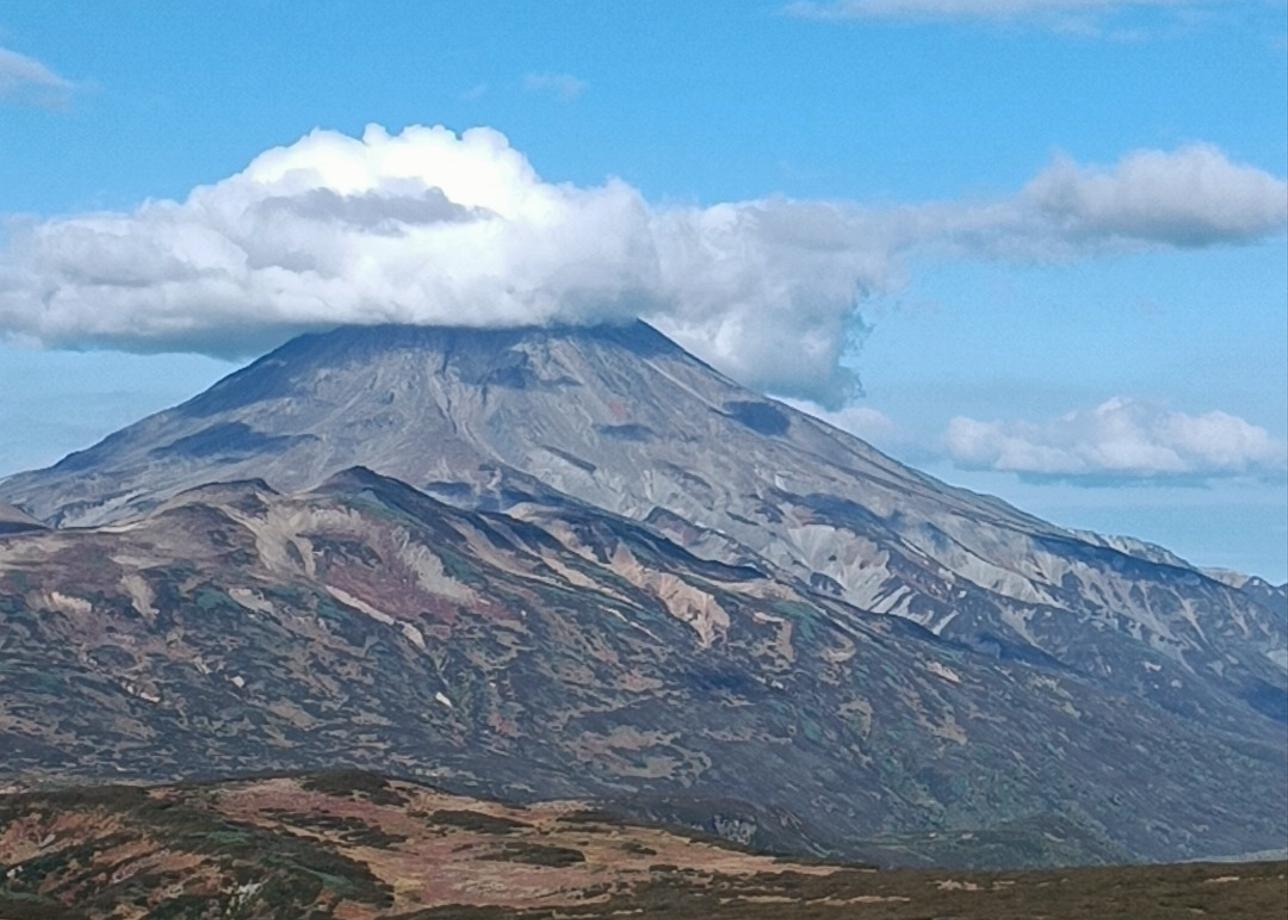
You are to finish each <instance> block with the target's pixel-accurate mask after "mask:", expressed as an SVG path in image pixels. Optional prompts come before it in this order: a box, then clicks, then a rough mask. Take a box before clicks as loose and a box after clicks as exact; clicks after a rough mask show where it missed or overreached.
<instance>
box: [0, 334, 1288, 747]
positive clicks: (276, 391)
mask: <svg viewBox="0 0 1288 920" xmlns="http://www.w3.org/2000/svg"><path fill="white" fill-rule="evenodd" d="M353 465H364V466H367V467H370V468H372V469H374V470H377V471H378V472H380V473H383V474H387V475H390V476H394V477H397V478H399V479H401V480H404V481H406V482H408V483H410V484H411V485H413V486H415V487H417V488H419V489H424V490H426V491H428V492H430V493H431V494H434V495H437V496H439V497H440V498H444V499H445V500H449V501H451V502H453V503H456V504H460V505H462V506H466V507H482V508H494V509H498V510H505V509H507V508H508V507H510V505H511V504H512V503H513V502H514V501H515V500H516V496H518V497H519V498H522V499H523V500H532V499H534V498H535V499H536V500H541V501H548V502H550V503H552V504H553V505H554V506H555V507H561V506H562V504H563V503H565V502H566V500H567V499H569V498H572V499H575V500H577V501H579V502H583V503H587V504H590V505H594V506H597V507H601V508H604V509H606V510H608V511H611V512H614V513H616V514H621V515H624V516H627V517H631V518H634V519H636V520H641V521H645V522H647V523H648V525H649V526H650V527H651V528H653V529H654V530H656V531H658V532H660V533H664V534H666V535H668V536H670V537H671V538H672V539H674V540H675V541H676V542H678V543H680V544H682V545H684V546H686V547H687V548H689V549H690V550H692V551H693V552H694V553H696V554H698V555H700V556H704V557H708V558H712V559H718V560H721V561H724V562H726V563H730V564H756V565H759V566H761V567H762V568H763V569H765V570H767V571H769V570H772V571H773V572H775V573H783V574H784V575H785V576H787V577H791V578H794V579H797V580H799V581H801V582H803V583H806V584H809V585H811V586H813V587H814V588H815V589H816V590H821V591H828V592H831V593H832V594H833V595H834V596H836V597H838V598H839V599H842V600H844V601H846V602H847V603H849V604H852V605H854V606H857V607H860V608H863V609H866V610H872V611H875V612H880V613H889V614H893V615H897V616H900V617H903V618H906V619H909V620H912V621H914V622H916V623H918V624H921V625H924V626H925V627H927V628H928V629H930V630H932V631H933V632H935V633H937V634H940V635H942V636H944V637H945V638H950V639H953V640H954V641H957V642H961V643H964V644H966V645H968V646H970V647H972V648H975V649H976V650H979V651H981V652H984V653H985V654H990V655H993V656H996V657H1000V658H1006V659H1016V660H1026V661H1043V662H1047V663H1058V664H1059V665H1062V666H1064V667H1067V668H1070V669H1072V670H1075V671H1077V672H1079V673H1082V674H1086V675H1088V676H1091V677H1094V678H1095V679H1096V680H1098V681H1100V682H1102V683H1103V684H1104V685H1106V686H1109V687H1112V688H1114V689H1116V690H1118V691H1122V692H1125V693H1130V694H1135V695H1138V696H1140V697H1142V698H1145V699H1148V700H1150V701H1152V702H1153V703H1155V704H1158V705H1161V706H1164V707H1169V708H1171V709H1173V710H1174V711H1176V712H1177V713H1179V714H1182V715H1185V716H1187V717H1190V718H1195V719H1201V720H1204V721H1206V722H1207V723H1208V724H1216V725H1220V726H1221V727H1223V728H1225V729H1229V730H1234V731H1244V732H1251V733H1252V734H1254V735H1257V734H1259V733H1265V732H1267V731H1272V732H1279V731H1281V729H1280V728H1277V727H1275V723H1278V724H1279V725H1282V724H1283V723H1284V722H1288V690H1286V689H1285V688H1286V686H1288V652H1285V649H1288V613H1285V611H1284V609H1282V607H1281V606H1279V605H1277V604H1276V603H1275V601H1274V598H1273V596H1271V595H1265V594H1257V593H1255V592H1250V591H1247V590H1244V589H1243V588H1241V587H1239V586H1236V585H1233V584H1230V583H1228V579H1224V580H1223V579H1218V578H1213V577H1210V576H1209V575H1208V574H1206V573H1204V572H1201V571H1199V570H1197V569H1195V568H1193V567H1191V566H1189V565H1188V564H1187V563H1185V562H1184V561H1183V560H1180V559H1178V558H1176V557H1175V556H1173V555H1171V554H1169V553H1167V552H1166V551H1163V550H1160V549H1159V548H1157V547H1153V548H1150V547H1148V546H1147V545H1146V544H1142V543H1140V542H1139V541H1130V540H1124V539H1120V538H1104V537H1099V536H1097V535H1092V534H1079V533H1075V532H1071V531H1066V530H1063V529H1061V528H1058V527H1055V526H1053V525H1050V524H1047V523H1045V522H1043V521H1040V520H1037V519H1035V518H1033V517H1031V516H1029V515H1026V514H1023V513H1022V512H1020V511H1017V510H1016V509H1014V508H1011V507H1009V506H1008V505H1006V504H1004V503H1002V502H1000V501H998V500H996V499H993V498H989V497H986V496H980V495H976V494H973V493H970V492H967V491H964V490H960V489H954V488H951V487H949V486H946V485H945V484H943V483H941V482H938V481H936V480H934V479H932V478H930V477H927V476H924V475H922V474H920V473H917V472H916V471H914V470H911V469H909V468H907V467H905V466H903V465H901V464H899V463H897V462H895V461H893V460H891V459H889V458H887V457H885V456H884V455H882V454H881V453H879V452H878V451H876V450H874V449H873V448H871V447H870V446H868V445H866V444H864V443H862V442H861V441H859V440H857V439H855V438H852V437H850V436H848V435H846V434H844V433H842V432H839V431H837V430H836V429H833V428H830V427H829V426H827V425H825V424H823V423H822V422H819V421H818V420H816V419H813V418H811V417H809V416H806V415H803V414H801V413H798V412H795V411H793V410H791V409H789V408H788V407H786V406H783V405H781V404H778V403H775V402H773V401H771V400H767V399H765V398H763V397H761V396H759V395H757V394H754V393H750V392H748V391H747V390H745V389H742V388H740V387H739V386H737V385H736V384H734V383H733V382H732V381H730V380H728V379H726V378H724V377H722V376H721V375H719V374H717V373H716V372H714V371H713V370H712V369H711V368H709V367H707V366H706V365H704V364H703V363H701V362H700V361H698V360H697V359H695V358H693V357H692V356H691V355H688V354H687V353H685V352H683V351H682V350H681V349H679V348H678V347H677V346H675V345H674V344H673V343H671V342H670V341H669V340H667V339H665V338H664V337H663V336H661V335H660V334H658V333H657V332H655V331H654V330H652V329H651V328H649V327H647V326H645V325H643V324H636V325H634V326H628V327H622V328H617V327H596V328H588V329H580V328H577V329H574V328H555V329H522V330H463V329H437V328H411V327H372V328H356V329H355V328H346V329H340V330H336V331H335V332H332V333H327V334H323V335H314V336H304V337H301V338H299V339H296V340H294V341H292V342H290V343H288V344H287V345H285V346H283V347H282V348H279V349H278V350H277V351H275V352H273V353H272V354H270V355H267V356H265V357H264V358H262V359H260V360H259V361H257V362H255V363H254V364H252V365H250V366H249V367H247V368H246V369H244V370H242V371H239V372H237V373H235V374H233V375H231V376H230V377H228V378H226V379H225V380H223V381H221V382H220V383H218V384H216V385H215V386H214V387H212V388H211V389H210V390H208V391H207V392H205V393H203V394H201V395H199V396H197V397H196V398H194V399H192V400H190V401H189V402H187V403H185V404H183V405H181V406H178V407H176V408H175V409H172V410H169V411H166V412H162V413H159V414H158V415H155V416H152V417H151V418H148V419H145V420H143V421H142V422H140V423H138V424H136V425H133V426H131V427H129V428H126V429H124V430H122V431H121V432H118V433H116V434H114V435H112V436H110V437H109V438H107V439H105V440H104V441H103V442H101V443H100V444H98V445H96V446H94V447H93V448H90V449H89V450H86V451H83V452H80V453H77V454H72V455H71V456H69V457H67V458H66V459H65V460H63V461H62V462H61V463H59V464H57V465H56V466H54V467H52V468H50V469H48V470H43V471H36V472H32V473H27V474H22V475H18V476H15V477H11V478H10V479H8V480H6V481H4V482H3V483H0V498H3V499H5V500H7V501H10V502H14V503H17V504H19V505H21V506H22V507H24V508H25V509H26V510H27V511H29V512H31V513H33V514H34V515H35V516H37V517H39V518H41V519H42V520H45V521H47V522H50V523H54V524H59V525H62V526H67V525H90V524H98V523H110V522H112V521H118V520H122V519H124V518H127V517H129V516H131V515H133V514H137V513H138V512H140V511H146V510H148V509H150V508H154V507H156V506H157V505H158V503H159V502H161V501H163V500H165V499H166V498H167V497H169V496H171V495H173V494H176V493H177V492H179V491H181V490H183V489H185V488H190V487H193V486H196V485H199V484H201V483H204V482H209V481H211V480H219V479H240V478H250V477H261V478H263V479H265V480H266V481H267V482H268V483H269V484H270V485H272V486H274V487H276V488H279V489H282V490H287V491H290V490H295V489H300V488H309V487H312V486H315V485H317V484H318V483H320V482H322V481H323V480H325V479H326V478H327V477H328V476H330V475H332V474H334V473H335V472H337V471H339V470H341V469H344V468H347V467H350V466H353ZM1263 723H1266V724H1263ZM1258 726H1260V727H1258Z"/></svg>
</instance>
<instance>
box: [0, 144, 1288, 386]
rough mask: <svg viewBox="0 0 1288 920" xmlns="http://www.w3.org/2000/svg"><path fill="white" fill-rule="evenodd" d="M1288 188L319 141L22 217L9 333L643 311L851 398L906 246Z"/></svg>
mask: <svg viewBox="0 0 1288 920" xmlns="http://www.w3.org/2000/svg"><path fill="white" fill-rule="evenodd" d="M1284 189H1285V184H1284V182H1283V181H1282V180H1280V179H1277V178H1275V177H1273V176H1270V175H1268V174H1266V173H1263V172H1261V171H1259V170H1256V169H1253V168H1252V167H1247V166H1240V165H1237V164H1233V163H1231V162H1230V161H1229V160H1227V159H1226V158H1225V157H1224V156H1223V155H1222V154H1221V153H1220V152H1219V151H1216V150H1215V149H1214V148H1208V147H1198V148H1185V149H1182V150H1180V151H1177V152H1174V153H1159V152H1148V151H1147V152H1140V153H1135V154H1131V155H1129V156H1128V157H1126V158H1125V159H1124V160H1123V161H1122V162H1121V163H1120V164H1119V165H1118V166H1116V167H1111V168H1107V169H1100V168H1092V167H1082V166H1078V165H1077V164H1074V163H1071V162H1068V161H1063V160H1062V161H1058V162H1057V163H1056V164H1054V165H1053V166H1052V167H1050V168H1049V169H1047V170H1046V171H1044V172H1042V173H1041V174H1039V176H1038V177H1037V178H1035V179H1034V180H1033V181H1032V182H1030V183H1029V185H1028V186H1027V187H1025V188H1024V189H1023V190H1022V191H1020V192H1019V193H1018V194H1016V195H1015V196H1013V197H1011V198H1006V199H1002V200H998V201H991V202H988V201H985V202H951V201H950V202H938V203H930V204H912V205H903V206H886V207H880V208H874V207H865V206H863V205H861V204H858V203H854V202H826V201H792V200H788V199H781V198H768V199H758V200H751V201H740V202H729V203H722V204H716V205H713V206H710V207H688V206H659V205H655V204H652V203H650V202H648V201H647V200H646V199H645V198H644V197H643V196H642V195H641V194H640V193H639V192H638V191H637V190H636V189H634V188H633V187H631V186H630V185H628V184H626V183H625V182H622V181H621V180H618V179H609V180H607V181H606V182H604V183H603V184H601V185H595V186H588V187H583V186H576V185H572V184H567V183H552V182H547V181H545V180H543V179H542V178H541V177H540V176H539V175H537V173H536V172H535V170H534V169H533V168H532V166H531V165H530V164H529V163H528V161H527V160H526V159H525V158H524V156H523V155H522V154H521V153H520V152H519V151H517V150H515V149H514V148H512V147H511V146H510V144H509V142H508V141H507V140H506V138H505V137H504V136H503V135H501V134H500V133H498V132H496V131H493V130H491V129H488V128H476V129H473V130H470V131H466V132H465V133H464V134H461V135H459V136H458V135H456V134H454V133H453V132H451V131H449V130H447V129H446V128H442V127H435V128H425V127H419V126H415V127H410V128H407V129H406V130H404V131H403V132H402V133H401V134H393V135H391V134H389V133H388V132H386V131H385V130H384V129H383V128H381V127H379V126H371V127H369V128H368V129H367V130H366V131H365V132H364V134H363V135H362V137H361V138H353V137H348V136H345V135H343V134H338V133H335V132H331V131H315V132H313V133H311V134H309V135H308V136H306V137H304V138H302V139H301V140H299V141H297V142H296V143H294V144H292V145H290V146H287V147H280V148H275V149H273V150H269V151H266V152H265V153H263V154H261V155H260V156H258V157H256V158H255V159H254V160H253V161H252V162H251V163H250V165H248V166H247V167H246V169H244V170H243V171H242V172H240V173H237V174H235V175H233V176H230V177H228V178H226V179H223V180H221V181H219V182H216V183H214V184H212V185H205V186H200V187H198V188H195V189H193V191H192V192H191V193H190V194H189V195H188V196H187V197H186V198H185V199H184V200H182V201H169V200H155V201H147V202H144V203H143V204H141V205H139V206H138V207H137V208H135V209H134V210H132V211H128V212H103V213H88V214H79V215H72V216H67V217H58V218H52V219H47V220H27V221H25V222H16V221H13V222H11V225H10V227H9V232H8V244H7V247H6V248H5V249H4V250H0V335H6V334H7V335H9V336H14V337H18V338H23V339H27V340H31V341H34V342H37V343H41V344H44V345H47V346H51V347H114V348H121V349H127V350H138V351H159V350H192V351H201V352H205V353H208V354H216V355H225V356H227V355H246V354H250V353H253V352H256V351H258V350H262V349H263V348H265V347H267V346H269V345H272V344H275V343H277V342H280V341H281V340H283V339H284V338H285V337H286V336H288V335H290V334H293V333H295V332H299V331H302V330H305V329H317V328H323V327H327V326H331V325H337V324H341V323H379V322H406V323H422V324H457V325H472V326H501V325H524V324H534V323H549V322H556V321H557V322H601V321H625V320H628V319H632V318H635V317H642V318H644V319H646V320H649V321H650V322H653V323H655V324H656V325H657V326H659V327H660V328H661V329H662V330H663V331H664V332H666V333H667V334H669V335H671V336H672V337H674V338H675V339H677V341H679V342H680V344H682V345H684V346H685V347H687V348H689V349H690V350H692V351H694V352H695V353H697V354H698V355H700V356H701V357H703V358H705V359H706V360H708V361H710V362H711V363H712V364H714V365H716V366H717V367H719V368H720V369H721V370H723V371H725V372H726V373H729V374H730V375H731V376H733V377H735V378H737V379H739V380H741V381H742V382H744V383H747V384H749V385H751V386H755V387H758V388H761V389H763V390H767V391H771V392H776V393H782V394H785V395H789V396H797V397H804V398H808V399H812V400H814V401H816V402H819V403H821V404H823V405H825V406H828V407H830V408H837V407H839V406H840V405H842V404H844V403H845V402H846V400H847V398H848V397H850V396H851V395H853V394H854V393H855V392H856V389H857V381H856V379H855V377H854V375H853V372H852V371H850V370H848V369H847V368H845V367H844V366H843V365H842V364H841V363H840V359H841V357H842V355H843V354H844V353H845V351H846V347H847V344H848V343H849V342H850V341H851V337H852V336H853V335H854V334H855V333H856V331H859V330H861V328H862V327H861V323H860V321H859V318H858V309H859V306H860V304H861V302H862V299H863V297H864V296H865V295H867V294H868V293H871V292H876V291H888V290H891V289H892V288H895V287H897V286H898V285H899V284H900V283H901V281H902V279H903V276H904V274H905V272H906V270H907V269H906V264H907V256H908V255H909V254H911V253H913V252H914V251H921V252H924V253H926V254H929V255H933V256H936V257H939V258H945V257H948V258H977V259H998V258H1006V259H1026V260H1031V259H1042V258H1052V257H1055V258H1073V257H1077V256H1082V255H1094V254H1096V253H1098V252H1101V251H1103V250H1105V249H1121V248H1133V247H1144V246H1152V245H1176V244H1185V245H1198V244H1204V243H1213V244H1214V243H1238V242H1244V241H1249V240H1255V239H1258V238H1261V237H1264V236H1266V235H1267V234H1271V233H1275V232H1278V231H1279V230H1281V229H1282V227H1283V226H1284V223H1285V220H1286V219H1288V201H1286V200H1285V197H1286V196H1285V194H1284Z"/></svg>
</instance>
